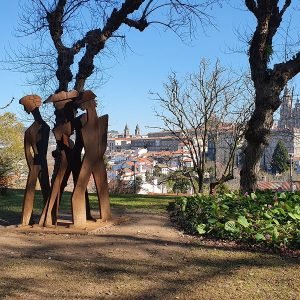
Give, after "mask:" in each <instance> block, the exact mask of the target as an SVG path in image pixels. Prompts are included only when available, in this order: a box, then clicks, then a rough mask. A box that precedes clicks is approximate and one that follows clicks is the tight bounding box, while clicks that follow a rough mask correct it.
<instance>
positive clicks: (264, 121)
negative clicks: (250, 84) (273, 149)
mask: <svg viewBox="0 0 300 300" xmlns="http://www.w3.org/2000/svg"><path fill="white" fill-rule="evenodd" d="M261 86H262V88H261V89H258V90H257V95H256V106H255V109H254V112H253V114H252V116H251V118H250V120H249V123H248V128H247V130H246V133H245V138H246V141H247V145H246V148H245V149H244V152H243V164H242V169H241V172H240V175H241V179H240V190H241V192H242V193H245V192H253V191H255V190H256V188H257V176H256V174H257V171H258V169H259V163H260V158H261V156H262V153H263V150H264V148H265V146H266V145H268V137H269V135H270V131H271V128H272V126H273V114H274V112H275V111H276V110H277V109H278V107H279V106H280V104H281V102H280V99H279V93H280V91H281V89H282V88H283V86H282V87H281V86H279V87H278V86H277V89H278V90H277V91H276V94H274V87H273V85H271V86H268V87H267V85H266V84H264V83H263V82H262V83H261ZM261 95H262V96H261Z"/></svg>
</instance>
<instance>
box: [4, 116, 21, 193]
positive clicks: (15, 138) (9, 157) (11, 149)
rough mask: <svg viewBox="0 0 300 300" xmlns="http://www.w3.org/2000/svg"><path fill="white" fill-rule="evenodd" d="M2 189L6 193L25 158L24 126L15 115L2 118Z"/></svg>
mask: <svg viewBox="0 0 300 300" xmlns="http://www.w3.org/2000/svg"><path fill="white" fill-rule="evenodd" d="M0 125H1V126H0V188H1V191H5V190H6V188H7V186H8V185H9V181H10V178H11V177H12V174H13V173H17V172H18V170H19V163H20V161H21V160H22V158H23V156H24V154H23V153H24V151H23V124H22V123H21V122H19V121H18V120H17V117H16V115H15V114H13V113H9V112H7V113H5V114H3V115H1V116H0Z"/></svg>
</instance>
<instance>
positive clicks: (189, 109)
mask: <svg viewBox="0 0 300 300" xmlns="http://www.w3.org/2000/svg"><path fill="white" fill-rule="evenodd" d="M242 79H243V77H240V76H233V75H232V73H230V72H228V71H227V70H226V69H225V68H223V67H221V66H220V63H219V61H217V62H216V63H215V64H214V65H213V66H212V67H211V66H210V64H209V63H208V62H207V61H205V60H202V61H201V63H200V66H199V71H198V72H197V73H194V74H191V75H189V76H187V77H186V78H185V79H184V80H183V81H182V82H180V81H179V80H178V79H177V76H176V74H175V73H172V74H171V75H170V76H169V81H168V83H166V84H164V89H165V95H160V94H158V93H152V94H153V95H154V96H155V100H157V101H158V104H159V107H160V109H156V111H155V113H156V116H157V117H158V118H160V119H161V120H162V122H163V127H159V128H160V129H163V130H168V131H170V132H171V133H172V134H173V135H174V137H175V138H177V139H178V140H180V141H181V142H182V143H183V145H184V147H185V148H186V149H187V151H188V153H189V157H190V158H191V159H192V161H193V168H192V169H191V170H189V169H187V170H186V171H187V172H185V174H186V176H187V177H188V178H190V182H191V185H192V187H193V189H194V191H195V192H196V191H198V192H202V189H203V179H204V172H205V164H206V149H207V144H208V141H209V140H210V141H213V143H214V144H215V145H216V144H217V138H218V137H220V134H221V132H222V133H224V132H227V134H228V135H229V136H230V138H228V139H225V140H227V143H228V144H227V146H228V149H229V152H228V160H227V161H226V162H225V168H224V172H223V174H221V175H220V174H219V175H220V176H216V177H218V178H216V180H215V182H214V187H215V186H216V185H218V184H220V183H223V182H225V181H227V180H230V179H233V166H234V159H235V155H234V154H235V151H236V149H237V147H238V146H239V143H240V142H241V139H242V136H243V132H244V128H245V124H246V121H245V120H247V117H248V116H249V113H250V107H249V105H248V102H247V101H246V100H248V96H247V93H246V89H245V86H244V80H242ZM223 142H224V141H223ZM216 169H217V168H216ZM216 173H217V172H216ZM216 175H217V174H216ZM195 180H196V181H197V186H196V185H195V182H194V181H195ZM214 187H213V188H214Z"/></svg>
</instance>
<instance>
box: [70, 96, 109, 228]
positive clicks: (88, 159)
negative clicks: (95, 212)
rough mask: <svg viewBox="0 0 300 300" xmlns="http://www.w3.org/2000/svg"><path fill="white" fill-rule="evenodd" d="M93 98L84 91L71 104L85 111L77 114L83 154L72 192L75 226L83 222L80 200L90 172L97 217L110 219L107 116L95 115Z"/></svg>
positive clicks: (84, 216)
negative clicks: (95, 192)
mask: <svg viewBox="0 0 300 300" xmlns="http://www.w3.org/2000/svg"><path fill="white" fill-rule="evenodd" d="M95 98H96V95H95V94H94V93H93V92H92V91H85V92H83V93H82V94H81V96H79V97H78V99H76V100H75V103H76V104H77V105H78V106H79V107H80V108H81V109H82V110H86V114H83V115H82V116H81V117H80V120H81V124H82V129H81V135H82V140H83V147H84V150H85V153H84V157H83V160H82V165H81V168H80V173H79V176H78V180H77V182H76V184H75V187H74V191H73V194H72V207H73V222H74V225H75V226H80V225H83V224H85V222H86V210H85V209H86V207H85V201H84V199H85V191H86V188H87V185H88V182H89V179H90V177H91V175H93V177H94V181H95V185H96V189H97V195H98V202H99V210H100V218H101V219H102V220H108V219H110V218H111V211H110V203H109V194H108V183H107V173H106V168H105V165H104V160H103V155H104V153H105V150H106V146H107V128H108V115H104V116H102V117H100V118H98V116H97V112H96V101H95Z"/></svg>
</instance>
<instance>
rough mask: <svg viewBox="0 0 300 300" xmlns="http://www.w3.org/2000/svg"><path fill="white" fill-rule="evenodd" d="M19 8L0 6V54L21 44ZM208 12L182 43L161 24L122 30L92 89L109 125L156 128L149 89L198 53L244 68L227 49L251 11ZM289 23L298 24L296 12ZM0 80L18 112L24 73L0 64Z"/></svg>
mask: <svg viewBox="0 0 300 300" xmlns="http://www.w3.org/2000/svg"><path fill="white" fill-rule="evenodd" d="M229 2H231V3H237V2H235V1H234V2H232V1H229ZM242 2H243V1H241V3H242ZM18 10H19V8H18V5H17V1H6V2H5V9H2V10H0V36H1V41H2V43H1V45H0V60H1V57H4V56H5V48H6V49H7V47H8V45H10V46H11V47H14V46H15V47H19V46H17V42H20V41H18V39H17V38H15V37H14V35H13V30H14V28H15V27H16V25H17V22H18ZM208 13H209V14H211V15H212V16H213V17H214V23H215V25H216V27H207V28H205V32H204V31H202V30H201V29H200V30H199V33H198V35H197V38H196V39H194V40H193V41H192V42H188V43H187V42H186V43H183V42H182V41H181V40H180V39H179V38H178V37H177V36H176V35H175V34H174V33H172V32H165V31H163V29H162V28H160V27H159V26H155V27H149V28H148V29H146V30H145V31H144V32H142V33H140V32H138V31H136V30H130V32H129V33H128V34H126V36H127V42H128V44H129V45H130V49H127V51H126V53H125V54H123V53H121V52H119V53H117V55H116V58H117V59H113V60H111V59H110V60H108V61H105V59H103V64H104V66H105V68H106V71H105V75H106V78H105V82H104V83H103V85H102V86H101V87H100V88H98V89H97V90H94V92H95V94H96V95H97V99H98V101H99V102H100V103H101V105H100V106H101V113H103V114H108V115H109V130H117V131H119V132H120V133H121V132H123V129H124V127H125V124H128V127H129V130H130V132H131V133H133V132H134V129H135V126H136V124H139V127H140V129H141V133H142V134H146V133H148V132H151V131H155V129H153V128H151V127H155V126H160V125H161V124H160V121H159V120H158V119H157V118H156V117H155V115H154V112H153V108H154V106H155V101H153V99H151V96H150V94H149V91H153V92H159V93H163V88H162V86H163V83H164V82H166V81H167V78H168V75H169V74H170V72H173V71H175V72H176V73H178V75H179V77H180V76H184V75H186V74H188V73H191V72H195V71H197V68H198V66H199V62H200V60H201V59H202V58H205V59H209V60H210V61H211V62H215V60H216V59H217V58H219V59H220V60H221V63H222V65H223V66H227V67H232V68H234V69H241V68H242V69H244V70H246V69H247V68H248V60H247V55H246V54H240V53H233V51H231V49H232V48H239V49H242V48H244V49H245V45H243V44H241V43H239V42H238V40H237V36H236V30H237V29H240V30H241V31H243V30H244V29H249V28H250V29H254V27H255V23H254V18H253V16H252V15H251V14H250V12H248V11H246V10H241V9H237V8H236V7H232V6H231V5H228V4H224V5H223V6H222V7H220V6H214V7H213V9H212V10H209V11H208ZM298 13H299V12H298ZM294 19H296V18H294ZM293 24H294V26H295V27H296V28H300V18H298V20H297V21H296V22H294V23H293ZM0 82H1V85H2V91H1V97H0V106H3V105H4V104H6V103H7V102H8V101H9V100H10V99H11V98H12V97H14V98H15V99H16V100H15V101H14V102H13V104H12V105H11V106H9V107H8V108H7V109H6V110H5V111H12V112H14V113H16V114H17V115H19V116H20V117H21V116H22V114H23V113H22V108H21V107H20V105H19V104H18V101H17V100H18V99H20V98H21V97H23V96H24V95H27V94H32V93H36V91H35V90H34V88H33V87H30V86H26V85H25V82H24V74H20V73H16V72H12V71H4V70H1V69H0ZM1 113H2V112H1Z"/></svg>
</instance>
